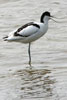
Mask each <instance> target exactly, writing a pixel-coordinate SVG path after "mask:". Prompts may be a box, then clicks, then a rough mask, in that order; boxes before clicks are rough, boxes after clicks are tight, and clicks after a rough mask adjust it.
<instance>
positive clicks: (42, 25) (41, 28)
mask: <svg viewBox="0 0 67 100" xmlns="http://www.w3.org/2000/svg"><path fill="white" fill-rule="evenodd" d="M50 18H51V15H50V12H48V11H46V12H44V13H43V14H42V15H41V18H40V22H39V23H38V22H30V23H27V24H25V25H23V26H22V27H20V28H19V29H16V30H14V31H13V32H11V33H10V34H9V35H8V36H6V37H4V40H5V41H9V42H22V43H29V49H28V53H29V65H30V66H31V54H30V44H31V42H33V41H35V40H37V39H39V38H40V37H42V36H43V35H44V34H45V33H46V32H47V30H48V21H49V19H50Z"/></svg>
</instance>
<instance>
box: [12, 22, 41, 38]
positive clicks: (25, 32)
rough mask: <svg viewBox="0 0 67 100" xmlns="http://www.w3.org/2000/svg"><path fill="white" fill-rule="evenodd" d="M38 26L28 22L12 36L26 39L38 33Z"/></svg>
mask: <svg viewBox="0 0 67 100" xmlns="http://www.w3.org/2000/svg"><path fill="white" fill-rule="evenodd" d="M39 29H40V26H39V25H38V24H36V23H33V22H30V23H27V24H25V25H24V26H22V27H20V28H19V29H18V30H17V31H16V32H15V33H14V36H21V37H28V36H31V35H33V34H34V33H36V32H38V30H39Z"/></svg>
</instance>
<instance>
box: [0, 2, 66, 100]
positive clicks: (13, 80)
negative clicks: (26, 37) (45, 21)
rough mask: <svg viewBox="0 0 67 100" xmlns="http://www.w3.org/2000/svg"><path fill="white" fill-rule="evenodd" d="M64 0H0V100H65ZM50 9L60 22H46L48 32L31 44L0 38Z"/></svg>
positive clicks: (35, 19) (37, 18)
mask: <svg viewBox="0 0 67 100" xmlns="http://www.w3.org/2000/svg"><path fill="white" fill-rule="evenodd" d="M66 9H67V1H66V0H64V1H63V0H51V1H50V0H36V1H34V0H19V1H18V0H0V99H1V100H31V99H32V100H67V77H66V76H67V10H66ZM46 10H48V11H50V12H51V14H52V15H54V16H55V17H58V18H63V19H58V20H60V21H62V23H55V22H53V21H49V30H48V32H47V33H46V34H45V35H44V36H43V37H42V38H41V39H39V40H37V41H36V42H34V43H32V46H31V53H32V67H31V68H30V67H29V65H28V53H27V49H28V44H21V43H8V42H5V41H3V39H2V38H3V37H4V36H6V35H7V34H9V32H11V31H13V30H14V29H16V28H18V27H20V26H22V25H23V24H25V23H27V22H29V21H39V20H40V16H41V14H42V12H44V11H46Z"/></svg>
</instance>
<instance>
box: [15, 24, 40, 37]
mask: <svg viewBox="0 0 67 100" xmlns="http://www.w3.org/2000/svg"><path fill="white" fill-rule="evenodd" d="M30 25H33V26H35V27H37V28H40V26H39V25H38V24H36V23H33V22H30V23H27V24H25V25H23V26H22V27H20V28H19V29H18V30H17V31H16V32H15V33H14V36H21V37H28V35H27V36H24V35H21V34H18V32H20V31H21V30H23V29H24V28H26V27H28V26H30Z"/></svg>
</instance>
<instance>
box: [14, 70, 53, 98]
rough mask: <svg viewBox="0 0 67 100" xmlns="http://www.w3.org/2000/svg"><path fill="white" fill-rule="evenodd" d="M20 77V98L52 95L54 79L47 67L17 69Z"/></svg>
mask: <svg viewBox="0 0 67 100" xmlns="http://www.w3.org/2000/svg"><path fill="white" fill-rule="evenodd" d="M16 74H18V75H19V76H20V78H21V88H20V90H21V92H22V95H21V98H44V97H46V96H52V95H53V84H54V83H55V80H54V79H53V78H52V77H51V75H50V74H51V71H50V70H47V69H31V70H18V71H17V73H16Z"/></svg>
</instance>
